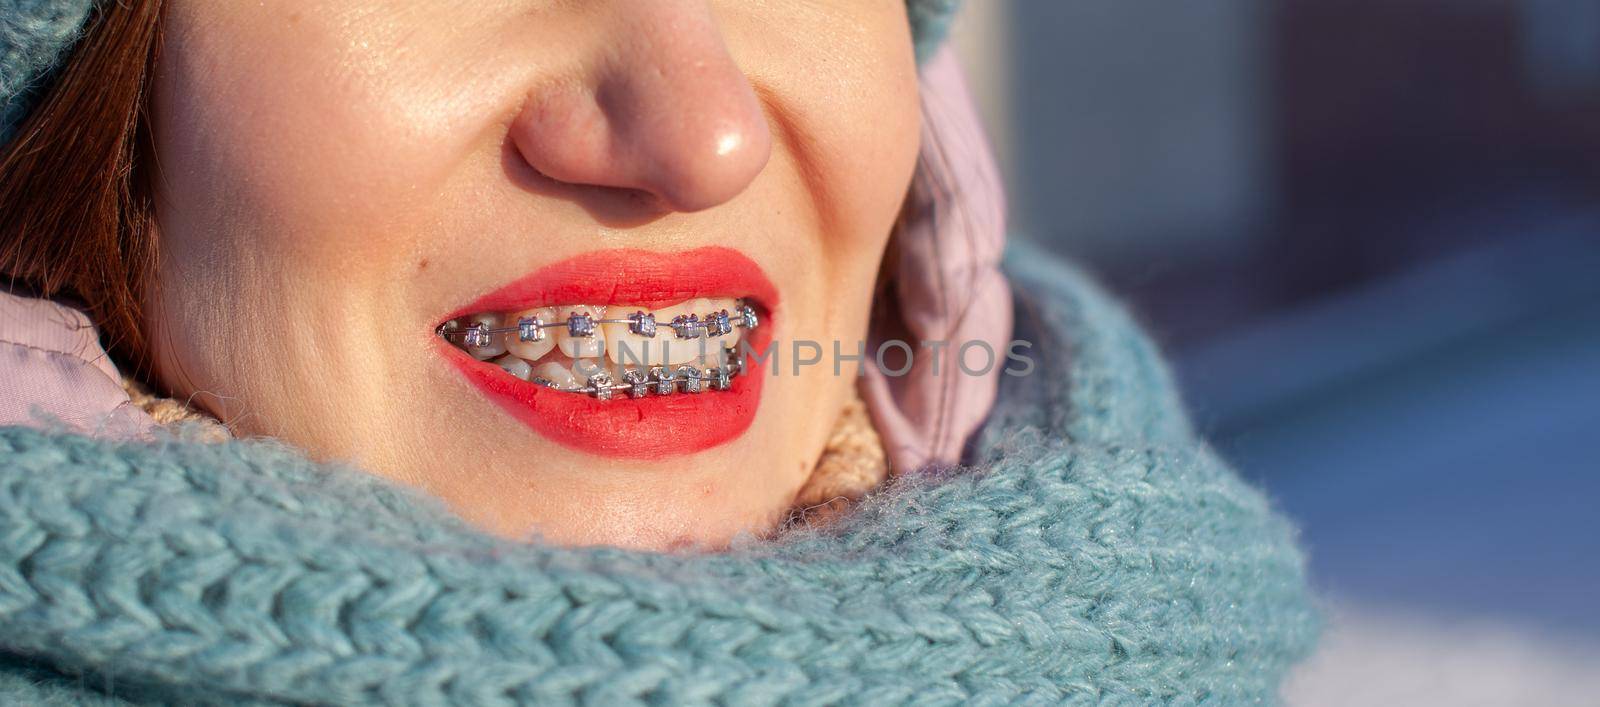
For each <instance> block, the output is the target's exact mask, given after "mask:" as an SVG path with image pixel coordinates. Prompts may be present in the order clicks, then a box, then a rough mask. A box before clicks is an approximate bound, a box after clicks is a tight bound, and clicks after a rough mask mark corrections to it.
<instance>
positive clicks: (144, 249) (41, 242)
mask: <svg viewBox="0 0 1600 707" xmlns="http://www.w3.org/2000/svg"><path fill="white" fill-rule="evenodd" d="M97 5H98V7H99V9H97V10H96V11H95V12H94V15H93V17H92V18H91V19H90V21H89V25H88V29H87V31H86V32H85V33H84V35H83V37H82V38H81V39H80V40H79V42H78V44H77V46H76V47H75V48H74V49H73V50H72V53H71V55H70V56H69V57H68V58H67V61H66V62H65V64H63V65H62V66H61V67H60V70H59V71H58V73H57V75H56V76H55V78H54V83H53V85H51V86H50V87H49V89H48V90H47V91H45V92H44V93H43V94H42V95H41V96H39V100H38V102H37V104H36V105H35V107H34V109H33V111H32V113H31V114H29V116H28V118H27V119H26V120H25V121H24V122H23V123H22V125H21V126H20V127H19V129H18V130H17V133H16V135H15V136H14V137H13V138H12V139H11V142H10V143H9V144H6V145H4V146H0V274H4V275H6V276H9V277H10V278H11V279H12V281H13V284H21V285H23V286H24V287H26V288H28V289H31V290H33V291H34V293H35V294H38V295H41V296H51V297H53V296H58V295H70V296H74V297H77V298H78V299H80V300H82V301H83V304H84V305H85V306H86V307H87V308H88V310H89V314H90V317H91V318H93V320H94V321H95V322H96V323H97V324H98V325H99V326H100V330H101V333H102V335H103V336H104V337H105V342H106V346H107V348H109V349H111V350H112V351H113V352H114V353H118V354H120V355H121V356H123V357H124V358H125V359H126V360H127V361H129V362H130V363H131V364H132V365H133V366H134V369H135V371H138V372H142V371H141V369H143V368H145V367H146V366H147V365H148V359H147V354H148V350H147V343H148V342H147V341H146V339H145V337H144V333H143V327H142V315H141V307H140V298H141V297H142V296H143V294H144V292H145V288H146V287H147V286H148V285H149V283H150V278H151V275H152V274H153V272H154V267H155V262H156V261H155V253H156V251H155V241H154V232H153V229H152V224H153V220H154V208H153V206H154V202H153V199H152V196H151V190H150V186H149V174H148V168H147V164H148V163H149V162H150V160H149V159H146V158H145V157H146V156H148V155H149V154H150V153H149V137H150V131H149V121H148V119H147V116H146V110H145V105H146V100H147V97H148V95H149V93H150V82H151V76H152V68H153V66H154V64H155V59H156V54H157V51H158V48H159V46H160V41H159V40H160V22H159V20H160V14H161V1H160V0H134V1H133V2H107V3H97Z"/></svg>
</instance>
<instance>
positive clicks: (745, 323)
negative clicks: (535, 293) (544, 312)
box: [435, 302, 761, 347]
mask: <svg viewBox="0 0 1600 707" xmlns="http://www.w3.org/2000/svg"><path fill="white" fill-rule="evenodd" d="M734 309H735V311H734V312H733V313H731V314H730V313H729V312H728V310H726V309H724V310H721V311H717V312H711V313H709V314H707V315H706V316H705V318H704V319H701V318H700V315H697V314H687V315H685V314H680V315H678V316H676V317H673V318H672V322H671V323H670V324H669V325H668V326H669V327H670V328H671V329H672V332H673V335H674V336H676V337H677V338H679V339H698V338H700V337H701V336H702V335H704V336H706V337H717V336H723V335H725V334H731V333H733V329H734V327H735V326H737V327H739V328H742V329H754V328H756V327H758V326H760V325H761V320H760V319H758V318H757V316H756V310H755V308H754V307H751V306H750V305H749V304H745V303H742V302H741V303H740V304H739V305H738V306H737V307H735V308H734ZM600 324H626V325H628V331H630V332H632V333H633V334H635V335H638V336H642V337H645V338H647V339H654V338H655V336H656V330H657V324H656V317H655V315H654V314H650V313H648V312H642V311H635V312H634V313H632V314H629V315H628V316H627V317H626V318H624V319H596V318H595V317H594V315H592V314H585V313H580V312H568V313H567V318H566V319H564V320H562V321H558V322H546V321H543V320H541V319H539V318H538V317H523V318H522V319H519V320H517V324H516V326H508V327H493V326H489V325H488V324H485V323H483V322H478V323H476V324H472V325H469V326H462V325H461V323H460V321H459V320H455V319H452V320H450V321H448V322H445V323H443V324H440V325H439V327H438V329H436V330H435V333H437V334H438V335H439V336H441V337H443V338H444V339H445V340H447V341H448V340H456V339H459V340H460V341H461V343H462V345H464V346H468V347H478V346H489V345H490V344H491V343H492V342H493V341H494V337H496V336H500V335H504V334H511V333H515V334H516V335H517V339H518V340H519V341H529V342H532V341H543V340H544V339H545V337H546V336H549V334H548V333H547V332H546V331H545V330H546V329H550V328H553V327H565V328H566V330H567V333H568V335H570V336H572V337H573V338H579V339H588V338H593V337H594V335H595V334H596V333H597V332H598V331H599V328H598V326H597V325H600Z"/></svg>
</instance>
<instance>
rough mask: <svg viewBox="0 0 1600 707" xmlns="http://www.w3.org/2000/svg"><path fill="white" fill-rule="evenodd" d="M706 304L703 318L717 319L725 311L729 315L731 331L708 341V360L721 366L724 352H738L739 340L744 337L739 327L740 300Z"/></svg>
mask: <svg viewBox="0 0 1600 707" xmlns="http://www.w3.org/2000/svg"><path fill="white" fill-rule="evenodd" d="M705 302H706V308H705V312H704V313H702V314H701V315H700V316H701V317H702V318H705V317H706V316H707V315H711V316H712V317H716V316H718V315H720V314H722V313H723V312H724V311H726V312H727V313H728V324H729V326H730V328H731V330H730V331H729V332H728V333H726V334H723V335H721V336H712V337H708V338H707V339H706V358H707V359H710V360H712V361H713V362H715V363H717V364H720V363H721V361H722V350H723V349H735V350H737V349H738V348H739V340H740V339H741V338H743V337H744V328H743V327H741V326H739V300H736V299H713V300H705Z"/></svg>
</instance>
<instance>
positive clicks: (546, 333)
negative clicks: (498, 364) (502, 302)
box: [505, 307, 565, 361]
mask: <svg viewBox="0 0 1600 707" xmlns="http://www.w3.org/2000/svg"><path fill="white" fill-rule="evenodd" d="M523 319H537V320H538V321H540V322H543V323H544V324H546V325H547V326H546V327H544V328H542V329H541V330H540V331H539V334H540V337H539V340H538V341H523V340H522V337H520V336H518V334H517V332H511V333H509V334H506V335H505V347H506V349H507V350H508V351H510V352H511V353H513V354H515V355H516V356H517V357H518V358H521V359H523V360H526V361H537V360H539V359H540V358H541V357H543V356H544V355H545V354H547V353H550V351H551V350H552V349H554V348H555V347H556V339H555V333H556V331H557V330H564V329H565V327H559V326H549V325H553V324H554V323H555V322H558V321H560V318H558V317H557V315H556V310H555V308H553V307H540V308H538V309H527V310H523V311H521V312H514V313H512V314H510V315H508V316H506V321H505V326H508V327H514V326H517V325H518V323H520V322H521V321H522V320H523Z"/></svg>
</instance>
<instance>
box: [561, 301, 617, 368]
mask: <svg viewBox="0 0 1600 707" xmlns="http://www.w3.org/2000/svg"><path fill="white" fill-rule="evenodd" d="M556 312H557V313H558V314H557V317H558V318H559V319H560V320H561V321H564V322H569V323H570V322H571V321H572V320H573V319H574V318H577V317H582V316H585V315H587V316H589V317H591V318H592V319H594V320H599V319H603V318H605V316H606V308H605V307H595V306H591V305H586V304H580V305H574V306H570V307H557V308H556ZM602 326H603V325H601V324H599V323H598V322H597V323H596V324H595V325H594V333H593V334H592V335H590V336H587V337H580V336H573V335H572V330H573V327H572V326H570V325H569V326H560V327H556V328H555V329H554V331H553V333H554V334H555V340H556V346H557V347H559V348H560V349H561V353H563V354H566V355H567V356H570V357H572V358H595V357H598V356H600V354H601V352H602V350H603V349H605V338H604V334H603V333H602V331H601V327H602Z"/></svg>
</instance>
